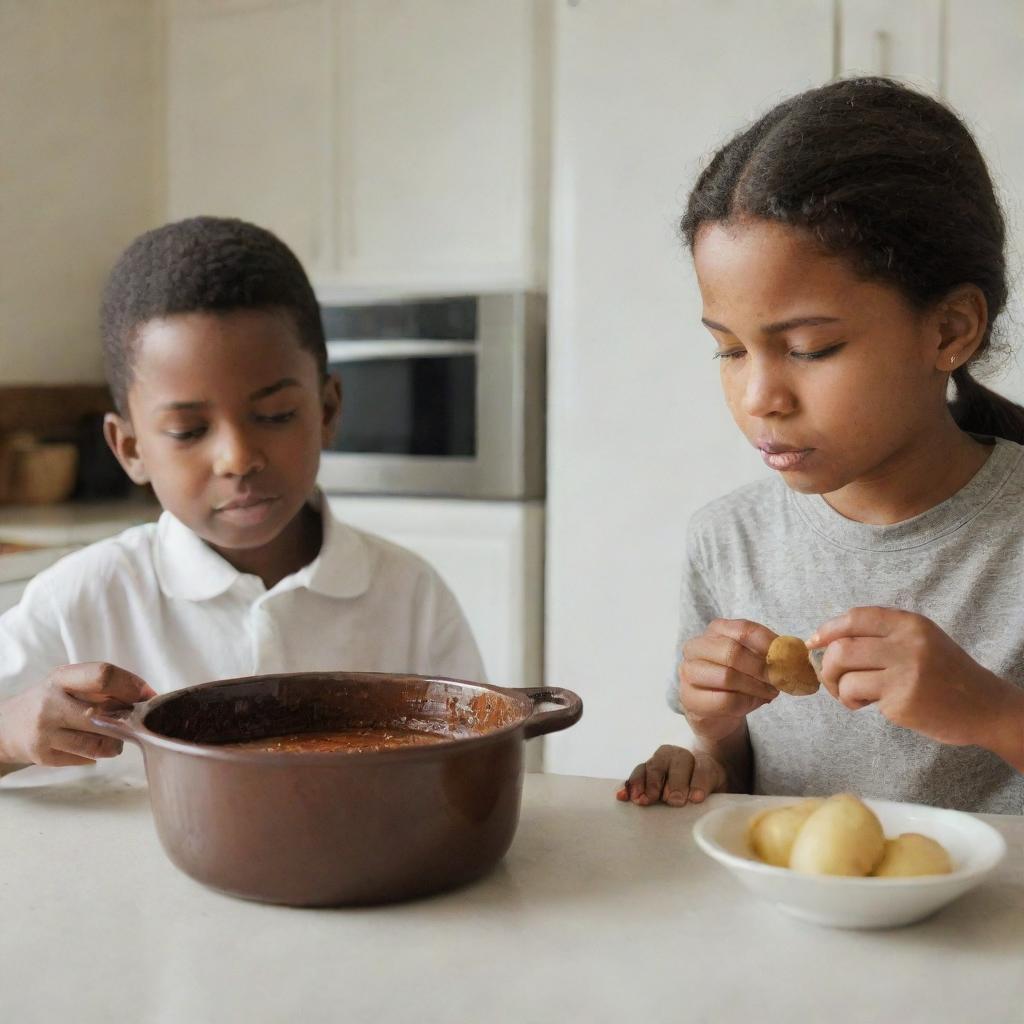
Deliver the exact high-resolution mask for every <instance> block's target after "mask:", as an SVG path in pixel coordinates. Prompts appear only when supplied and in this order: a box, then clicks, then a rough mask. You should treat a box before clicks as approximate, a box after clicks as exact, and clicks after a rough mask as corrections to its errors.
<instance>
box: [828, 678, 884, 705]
mask: <svg viewBox="0 0 1024 1024" xmlns="http://www.w3.org/2000/svg"><path fill="white" fill-rule="evenodd" d="M883 685H884V677H883V674H882V673H881V672H847V673H845V674H844V675H843V677H842V679H840V681H839V692H838V693H837V694H836V696H837V698H838V699H839V701H840V702H841V703H842V705H843V706H844V707H847V708H849V709H850V710H851V711H860V709H861V708H866V707H867V706H868V705H869V704H874V703H875V702H876V701H878V700H881V697H882V686H883Z"/></svg>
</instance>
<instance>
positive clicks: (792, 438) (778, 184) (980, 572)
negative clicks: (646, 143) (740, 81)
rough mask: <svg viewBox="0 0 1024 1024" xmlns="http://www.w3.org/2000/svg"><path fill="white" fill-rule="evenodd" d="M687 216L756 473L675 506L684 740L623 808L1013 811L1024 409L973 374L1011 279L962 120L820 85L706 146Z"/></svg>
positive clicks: (870, 91)
mask: <svg viewBox="0 0 1024 1024" xmlns="http://www.w3.org/2000/svg"><path fill="white" fill-rule="evenodd" d="M681 226H682V231H683V235H684V237H685V239H686V242H687V244H688V246H689V248H690V250H691V252H692V254H693V259H694V265H695V269H696V274H697V278H698V283H699V285H700V290H701V296H702V299H703V306H704V309H703V323H704V324H705V326H706V327H707V329H708V330H709V332H710V333H711V336H712V337H713V339H714V341H715V344H716V348H717V351H716V352H715V358H717V359H718V360H719V363H720V369H721V381H722V387H723V390H724V393H725V399H726V402H727V404H728V406H729V409H730V411H731V413H732V415H733V418H734V419H735V421H736V424H737V426H738V427H739V428H740V430H741V431H742V432H743V434H744V435H745V437H746V438H747V439H748V440H749V441H750V443H751V444H752V445H753V446H754V447H755V448H757V449H759V450H760V452H761V454H762V457H763V458H764V461H765V463H766V464H767V466H768V467H769V468H770V469H771V470H772V471H773V479H770V480H766V481H764V482H762V483H757V484H754V485H752V486H748V487H744V488H741V489H739V490H737V491H735V492H733V493H732V494H729V495H727V496H725V497H724V498H720V499H718V500H717V501H715V502H712V503H711V504H710V505H709V506H707V507H706V508H704V509H703V510H702V511H701V512H699V513H698V514H697V515H696V516H695V517H694V519H693V521H692V523H691V525H690V531H689V536H688V545H687V568H686V571H685V575H684V580H683V588H682V621H681V631H680V641H681V646H680V650H679V654H680V658H681V662H680V668H679V686H678V692H677V693H674V694H673V695H672V703H673V704H674V705H675V706H676V707H677V709H678V710H681V711H682V712H683V713H684V714H685V715H686V717H687V720H688V721H689V724H690V727H691V729H692V731H693V734H694V736H695V743H694V749H693V751H692V752H691V751H688V750H684V749H682V748H680V747H675V746H663V747H660V748H659V749H658V750H657V752H656V753H655V754H654V755H653V756H652V757H651V758H650V760H648V761H647V762H645V763H644V764H641V765H639V766H637V768H636V770H635V771H634V772H633V773H632V775H631V776H630V777H629V780H628V781H627V782H626V783H625V784H624V785H623V787H622V788H621V789H620V790H619V793H618V797H619V799H620V800H632V801H633V802H634V803H636V804H639V805H649V804H653V803H656V802H658V801H659V800H661V801H664V802H666V803H668V804H672V805H675V806H680V805H682V804H685V803H686V802H687V801H688V800H690V801H693V802H697V803H699V802H700V801H702V800H703V799H704V798H705V796H706V795H707V794H709V793H711V792H714V791H716V790H724V791H731V792H755V793H778V794H788V795H789V794H791V795H810V794H829V793H834V792H837V791H840V790H852V791H855V792H857V793H859V794H862V795H864V796H871V797H880V798H889V799H896V800H906V801H914V802H920V803H929V804H936V805H941V806H947V807H957V808H962V809H966V810H972V811H986V812H997V813H1022V812H1024V775H1022V774H1021V773H1022V772H1024V599H1022V598H1024V593H1022V582H1021V581H1022V579H1024V448H1022V447H1021V442H1024V409H1022V408H1021V407H1020V406H1017V405H1014V404H1013V403H1012V402H1009V401H1008V400H1006V399H1005V398H1002V397H1000V396H999V395H996V394H995V393H993V392H992V391H990V390H988V389H987V388H984V387H982V385H980V384H979V383H977V381H976V380H975V379H974V376H973V373H972V370H973V368H974V367H975V366H976V365H977V364H978V363H979V362H980V361H981V360H982V359H983V357H984V356H985V355H986V353H987V352H988V351H989V350H990V348H991V346H992V325H993V323H994V322H995V321H996V318H997V317H998V316H999V313H1000V311H1001V310H1002V309H1003V306H1004V304H1005V302H1006V297H1007V282H1006V266H1005V257H1004V241H1005V237H1004V236H1005V231H1004V224H1003V218H1002V215H1001V213H1000V210H999V205H998V202H997V200H996V198H995V194H994V192H993V187H992V182H991V180H990V178H989V175H988V172H987V170H986V167H985V164H984V161H983V159H982V157H981V155H980V153H979V152H978V149H977V147H976V145H975V143H974V140H973V139H972V137H971V135H970V133H969V132H968V131H967V129H966V128H965V127H964V125H963V124H962V123H961V122H960V121H959V120H958V118H957V117H956V116H955V115H954V114H953V113H952V112H951V111H950V110H948V109H947V108H946V107H944V106H943V105H942V104H940V103H938V102H936V101H935V100H933V99H931V98H929V97H927V96H924V95H921V94H919V93H917V92H915V91H913V90H911V89H908V88H906V87H904V86H902V85H900V84H898V83H895V82H892V81H889V80H886V79H879V78H864V79H854V80H846V81H840V82H835V83H832V84H830V85H827V86H824V87H822V88H819V89H813V90H811V91H809V92H806V93H803V94H801V95H799V96H796V97H794V98H792V99H789V100H787V101H785V102H783V103H781V104H779V105H778V106H777V107H775V108H774V109H773V110H771V111H769V113H767V114H766V115H765V116H764V117H762V118H761V119H760V120H759V121H758V122H757V123H756V124H754V125H753V126H752V127H750V128H748V129H747V130H745V131H743V132H741V133H740V134H739V135H737V136H736V137H735V138H733V139H732V140H731V141H730V142H729V143H727V144H726V145H725V146H724V147H723V148H722V149H721V150H720V151H719V152H718V153H717V154H716V155H715V157H714V159H713V160H712V161H711V163H710V165H709V166H708V167H707V169H706V170H705V171H704V172H703V173H702V174H701V175H700V177H699V179H698V181H697V184H696V186H695V188H694V189H693V192H692V194H691V195H690V199H689V204H688V207H687V211H686V214H685V216H684V217H683V220H682V225H681ZM950 378H952V381H953V384H954V386H955V400H954V401H952V402H951V403H948V402H947V391H948V388H949V382H950ZM777 634H792V635H796V636H803V637H809V638H810V639H809V640H808V646H809V647H810V648H812V649H816V650H820V651H823V652H824V659H823V662H822V668H821V672H820V677H821V680H822V683H823V688H822V689H821V690H819V691H818V693H816V694H814V695H813V696H810V697H789V696H786V695H780V694H778V693H777V691H775V690H774V689H773V688H772V687H770V686H769V685H768V683H767V673H766V667H765V655H766V653H767V650H768V646H769V644H770V643H771V641H772V640H773V639H774V637H775V636H776V635H777Z"/></svg>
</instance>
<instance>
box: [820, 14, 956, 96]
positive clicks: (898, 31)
mask: <svg viewBox="0 0 1024 1024" xmlns="http://www.w3.org/2000/svg"><path fill="white" fill-rule="evenodd" d="M943 6H944V3H943V0H899V3H893V2H892V0H841V2H840V5H839V8H838V10H839V18H840V21H839V26H838V33H837V39H838V41H839V54H838V65H839V70H840V71H841V73H842V74H843V75H854V74H858V75H895V76H897V77H899V78H901V79H904V80H906V81H908V82H911V83H913V84H915V85H917V86H918V87H919V88H922V89H926V90H928V91H930V92H935V93H938V92H941V89H942V75H943V65H942V40H943Z"/></svg>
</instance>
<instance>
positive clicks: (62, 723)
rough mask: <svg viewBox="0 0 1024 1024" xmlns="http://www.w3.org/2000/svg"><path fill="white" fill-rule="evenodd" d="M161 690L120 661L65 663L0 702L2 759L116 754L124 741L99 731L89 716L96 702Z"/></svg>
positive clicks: (122, 701)
mask: <svg viewBox="0 0 1024 1024" xmlns="http://www.w3.org/2000/svg"><path fill="white" fill-rule="evenodd" d="M155 696H156V690H154V689H153V688H152V687H151V686H149V684H148V683H146V682H145V681H144V680H142V679H140V678H139V677H138V676H136V675H132V673H131V672H126V671H125V670H124V669H120V668H117V667H116V666H115V665H105V664H102V663H98V662H97V663H86V664H81V665H65V666H64V667H63V668H59V669H57V670H56V671H55V672H53V673H52V674H51V675H50V677H49V678H48V679H47V680H45V682H42V683H40V684H39V685H38V686H33V687H32V688H31V689H28V690H25V691H24V692H22V693H19V694H16V695H15V696H13V697H9V698H8V699H7V700H5V701H3V702H2V703H0V762H5V763H8V764H46V765H72V764H93V763H94V761H95V760H96V758H100V757H114V756H116V755H117V754H120V753H121V749H122V747H123V744H122V742H121V741H120V740H115V739H113V738H111V737H109V736H102V735H100V734H98V733H97V732H96V731H95V729H94V728H93V726H92V724H91V723H90V721H89V716H90V714H91V713H92V712H93V710H94V707H95V705H98V704H114V705H122V706H123V705H129V704H134V703H136V701H140V700H148V699H149V698H150V697H155Z"/></svg>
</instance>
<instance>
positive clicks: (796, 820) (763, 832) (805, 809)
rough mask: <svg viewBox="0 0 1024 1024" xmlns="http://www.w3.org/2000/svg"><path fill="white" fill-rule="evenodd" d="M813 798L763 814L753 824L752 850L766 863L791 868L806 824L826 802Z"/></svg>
mask: <svg viewBox="0 0 1024 1024" xmlns="http://www.w3.org/2000/svg"><path fill="white" fill-rule="evenodd" d="M824 802H825V801H824V800H821V799H818V798H814V799H811V800H802V801H801V802H800V803H798V804H787V805H786V806H785V807H774V808H772V809H771V810H767V811H762V812H761V813H760V814H759V815H757V817H756V818H754V820H753V821H752V822H751V823H750V831H749V833H748V836H749V839H750V847H751V849H752V850H753V851H754V853H756V854H757V856H758V857H760V859H761V860H763V861H764V862H765V863H766V864H774V865H775V866H776V867H779V868H788V867H789V851H790V850H791V849H792V848H793V841H794V840H795V839H796V835H797V833H798V832H799V831H800V829H801V828H802V827H803V824H804V822H805V821H806V820H807V819H808V818H809V817H810V816H811V815H812V814H813V813H814V812H815V811H816V810H817V809H818V808H819V807H820V806H821V805H822V804H823V803H824Z"/></svg>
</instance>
